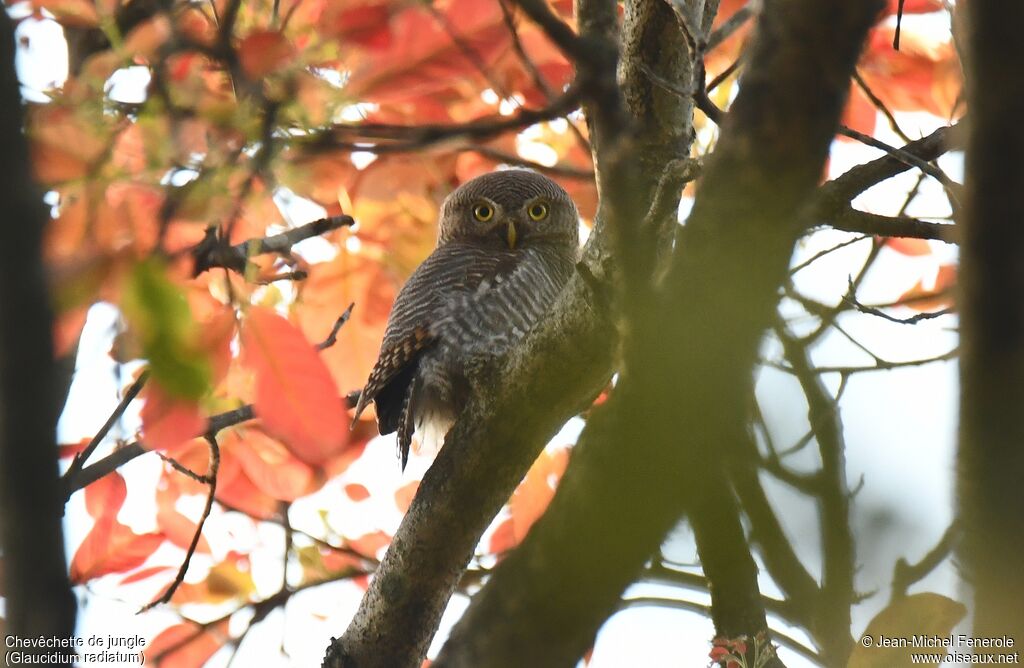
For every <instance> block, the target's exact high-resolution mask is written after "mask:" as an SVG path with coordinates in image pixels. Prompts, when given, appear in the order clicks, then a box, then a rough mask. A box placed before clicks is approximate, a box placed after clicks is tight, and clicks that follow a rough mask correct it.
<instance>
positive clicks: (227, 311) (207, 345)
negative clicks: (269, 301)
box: [189, 290, 237, 385]
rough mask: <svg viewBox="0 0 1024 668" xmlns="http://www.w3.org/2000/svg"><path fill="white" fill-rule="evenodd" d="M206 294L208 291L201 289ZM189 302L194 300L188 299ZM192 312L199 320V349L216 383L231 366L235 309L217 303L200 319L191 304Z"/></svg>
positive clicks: (192, 302) (191, 302)
mask: <svg viewBox="0 0 1024 668" xmlns="http://www.w3.org/2000/svg"><path fill="white" fill-rule="evenodd" d="M203 292H205V293H206V294H207V295H209V292H208V291H207V290H203ZM189 303H190V304H194V303H195V302H194V301H192V300H190V302H189ZM192 313H193V314H196V316H197V318H196V319H197V321H198V322H199V328H200V330H199V349H200V350H201V351H203V353H205V355H206V357H207V359H208V360H209V361H210V368H211V369H212V371H213V374H212V376H213V380H212V384H213V385H216V384H217V383H219V382H220V381H222V380H223V379H224V376H226V375H227V372H228V367H230V366H231V341H232V339H234V336H235V326H236V324H237V323H236V321H235V311H234V309H232V308H230V307H228V306H224V305H222V304H218V305H217V307H216V308H215V310H214V311H213V313H211V314H210V315H209V316H208V317H206V318H202V319H200V318H199V317H198V313H197V309H196V308H195V307H194V306H193V307H192Z"/></svg>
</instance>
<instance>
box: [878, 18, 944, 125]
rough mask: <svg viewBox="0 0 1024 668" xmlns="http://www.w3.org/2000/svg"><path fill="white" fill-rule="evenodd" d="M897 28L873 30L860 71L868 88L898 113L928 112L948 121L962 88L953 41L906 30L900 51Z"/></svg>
mask: <svg viewBox="0 0 1024 668" xmlns="http://www.w3.org/2000/svg"><path fill="white" fill-rule="evenodd" d="M894 32H895V28H894V27H893V26H891V25H880V26H878V27H877V28H875V29H874V30H872V32H871V35H870V37H869V38H868V46H867V48H866V49H865V51H864V55H863V56H862V57H861V61H860V64H859V66H858V70H859V71H860V73H861V76H862V77H863V78H864V81H865V82H866V83H867V84H868V87H869V88H871V90H872V91H873V92H874V93H875V95H877V96H878V97H879V99H881V100H882V102H883V103H885V105H886V106H887V107H888V108H889V109H892V110H896V111H927V112H929V113H932V114H935V115H936V116H942V117H943V118H948V117H949V116H950V115H951V113H952V111H953V105H954V104H955V102H956V100H957V97H958V96H959V94H960V91H961V87H962V80H961V69H960V62H959V60H958V58H957V55H956V49H955V48H954V47H953V44H952V42H951V41H949V40H945V41H938V40H936V39H934V38H933V37H931V36H930V35H925V34H923V33H919V32H913V31H910V30H907V29H906V26H904V29H903V30H902V31H901V33H900V50H899V51H896V50H895V49H893V48H892V40H893V34H894Z"/></svg>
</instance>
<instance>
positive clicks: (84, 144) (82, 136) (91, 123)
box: [28, 104, 108, 185]
mask: <svg viewBox="0 0 1024 668" xmlns="http://www.w3.org/2000/svg"><path fill="white" fill-rule="evenodd" d="M28 127H29V137H30V139H31V140H32V167H33V169H34V171H35V176H36V179H37V180H38V181H39V182H40V183H42V184H44V185H49V184H52V183H58V182H60V181H68V180H71V179H76V178H79V177H82V176H85V174H86V173H87V172H88V171H89V170H90V168H91V167H92V165H93V164H94V163H95V162H96V161H97V160H98V159H99V158H100V157H101V156H102V155H103V154H104V152H105V151H106V149H107V134H108V133H107V131H106V130H105V129H102V128H99V127H97V123H96V120H95V119H93V118H90V117H88V115H87V113H86V111H85V110H84V109H78V110H76V109H71V108H69V107H66V106H59V105H56V104H46V105H37V106H34V107H30V108H29V123H28Z"/></svg>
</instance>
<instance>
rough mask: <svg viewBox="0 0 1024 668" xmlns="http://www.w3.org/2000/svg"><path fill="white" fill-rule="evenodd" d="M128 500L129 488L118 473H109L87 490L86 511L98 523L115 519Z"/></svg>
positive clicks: (87, 487)
mask: <svg viewBox="0 0 1024 668" xmlns="http://www.w3.org/2000/svg"><path fill="white" fill-rule="evenodd" d="M126 498H128V486H127V485H125V482H124V478H122V477H121V474H120V473H118V472H117V471H114V472H113V473H109V474H107V475H105V476H103V477H102V478H100V479H99V480H97V481H96V482H94V483H92V484H90V485H88V486H86V488H85V510H86V512H88V513H89V514H90V515H92V517H93V519H95V520H96V521H97V522H98V521H100V520H101V519H103V518H105V517H107V518H111V519H113V518H114V517H117V513H118V512H119V511H120V510H121V506H123V505H124V500H125V499H126Z"/></svg>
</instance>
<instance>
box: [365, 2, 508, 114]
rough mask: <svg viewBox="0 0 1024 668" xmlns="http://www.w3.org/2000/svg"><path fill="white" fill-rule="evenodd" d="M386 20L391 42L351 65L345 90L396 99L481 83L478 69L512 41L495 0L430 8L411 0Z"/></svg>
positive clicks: (381, 100) (372, 97)
mask: <svg viewBox="0 0 1024 668" xmlns="http://www.w3.org/2000/svg"><path fill="white" fill-rule="evenodd" d="M435 13H438V14H440V17H438V16H435ZM390 25H391V31H392V40H391V43H390V46H389V47H388V48H387V49H385V50H380V51H374V52H373V53H372V54H370V55H369V56H367V57H365V58H364V59H363V60H362V61H361V62H359V63H357V64H354V66H353V72H352V76H351V78H350V79H349V81H348V85H347V87H346V89H347V90H348V92H349V93H350V94H351V95H352V96H353V97H354V98H357V99H362V100H367V101H373V102H378V103H394V102H399V101H402V100H407V99H409V98H417V97H422V96H424V95H427V94H434V93H438V92H440V91H443V90H446V89H449V88H452V87H453V86H459V87H461V88H463V89H465V83H466V81H467V79H469V80H474V79H475V80H478V81H480V82H481V83H483V80H482V76H481V75H480V71H481V69H483V70H485V71H486V70H487V69H488V68H489V66H490V65H491V64H493V62H494V60H495V58H496V57H497V56H498V55H500V54H501V53H503V52H505V51H506V49H508V47H509V45H510V43H511V37H510V34H509V31H508V29H507V28H506V27H505V24H504V19H503V15H502V13H501V8H500V7H499V5H498V3H496V2H479V1H478V0H450V2H447V3H446V4H445V5H441V4H440V3H438V4H437V5H434V8H433V10H430V9H427V8H425V7H423V6H421V5H418V4H411V5H408V6H407V7H406V8H405V9H404V10H402V11H401V12H399V13H398V14H397V15H395V16H394V17H393V18H392V19H391V23H390ZM453 34H455V35H458V38H459V39H458V40H453V39H452V35H453ZM467 53H469V54H472V55H467Z"/></svg>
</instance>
